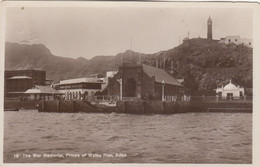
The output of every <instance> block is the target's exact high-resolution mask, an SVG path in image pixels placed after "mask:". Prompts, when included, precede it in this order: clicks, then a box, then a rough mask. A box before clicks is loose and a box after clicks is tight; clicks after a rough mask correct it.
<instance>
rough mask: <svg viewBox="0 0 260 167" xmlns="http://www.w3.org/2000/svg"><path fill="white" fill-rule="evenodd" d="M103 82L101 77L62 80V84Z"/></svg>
mask: <svg viewBox="0 0 260 167" xmlns="http://www.w3.org/2000/svg"><path fill="white" fill-rule="evenodd" d="M84 82H85V83H102V81H101V80H100V78H75V79H67V80H63V81H60V85H62V84H75V83H84Z"/></svg>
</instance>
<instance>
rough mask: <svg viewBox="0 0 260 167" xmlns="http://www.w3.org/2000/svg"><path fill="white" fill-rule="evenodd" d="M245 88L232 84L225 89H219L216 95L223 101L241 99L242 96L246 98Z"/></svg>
mask: <svg viewBox="0 0 260 167" xmlns="http://www.w3.org/2000/svg"><path fill="white" fill-rule="evenodd" d="M244 92H245V90H244V88H241V87H239V86H236V85H234V84H232V83H231V80H230V82H229V84H227V85H226V86H225V87H223V85H222V87H221V88H217V89H216V94H217V95H218V97H219V98H221V99H239V98H240V97H241V96H244Z"/></svg>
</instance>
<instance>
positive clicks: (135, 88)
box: [107, 61, 183, 100]
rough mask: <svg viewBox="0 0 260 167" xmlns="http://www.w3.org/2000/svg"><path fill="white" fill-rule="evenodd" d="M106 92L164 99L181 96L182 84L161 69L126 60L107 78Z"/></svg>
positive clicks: (132, 97) (134, 97)
mask: <svg viewBox="0 0 260 167" xmlns="http://www.w3.org/2000/svg"><path fill="white" fill-rule="evenodd" d="M107 93H108V95H109V96H120V98H122V99H154V100H164V99H173V98H176V97H177V96H181V95H182V94H183V86H182V85H181V84H180V83H179V82H178V81H177V80H176V79H175V78H173V77H172V76H171V75H170V74H168V73H167V72H166V71H164V70H163V69H159V68H156V67H152V66H149V65H145V64H140V63H139V64H137V63H135V62H134V61H128V62H124V63H123V64H122V65H121V66H119V69H118V72H117V73H116V74H115V75H114V77H113V78H109V80H108V86H107Z"/></svg>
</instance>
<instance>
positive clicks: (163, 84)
mask: <svg viewBox="0 0 260 167" xmlns="http://www.w3.org/2000/svg"><path fill="white" fill-rule="evenodd" d="M164 86H165V83H164V80H163V81H162V101H164Z"/></svg>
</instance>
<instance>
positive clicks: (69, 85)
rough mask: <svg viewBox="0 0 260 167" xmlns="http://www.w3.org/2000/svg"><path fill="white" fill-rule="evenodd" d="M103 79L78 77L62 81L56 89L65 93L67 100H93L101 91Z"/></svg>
mask: <svg viewBox="0 0 260 167" xmlns="http://www.w3.org/2000/svg"><path fill="white" fill-rule="evenodd" d="M102 84H103V81H102V80H101V79H100V78H92V77H91V78H76V79H67V80H62V81H60V83H59V84H56V85H55V89H56V90H58V91H60V92H62V93H64V99H65V100H91V99H92V98H93V96H94V94H95V93H96V92H99V91H101V89H102Z"/></svg>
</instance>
